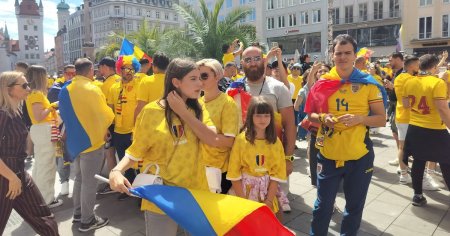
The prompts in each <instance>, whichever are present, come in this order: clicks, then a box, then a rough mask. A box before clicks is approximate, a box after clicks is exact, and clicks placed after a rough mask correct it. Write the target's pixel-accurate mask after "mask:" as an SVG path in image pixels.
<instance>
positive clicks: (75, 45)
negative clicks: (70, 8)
mask: <svg viewBox="0 0 450 236" xmlns="http://www.w3.org/2000/svg"><path fill="white" fill-rule="evenodd" d="M83 8H84V4H81V5H80V6H79V7H77V8H76V11H75V12H74V13H72V14H70V16H69V19H68V21H67V36H66V37H67V43H68V49H69V51H68V56H69V60H68V63H72V64H73V63H74V62H75V60H76V59H78V58H80V57H84V55H83V53H82V50H81V49H82V46H83V41H84V34H85V30H84V18H85V17H84V10H83Z"/></svg>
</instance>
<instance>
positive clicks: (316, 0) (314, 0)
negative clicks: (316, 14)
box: [311, 0, 320, 2]
mask: <svg viewBox="0 0 450 236" xmlns="http://www.w3.org/2000/svg"><path fill="white" fill-rule="evenodd" d="M318 1H320V0H311V2H318Z"/></svg>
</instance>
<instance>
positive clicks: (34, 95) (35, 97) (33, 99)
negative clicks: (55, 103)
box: [25, 90, 55, 125]
mask: <svg viewBox="0 0 450 236" xmlns="http://www.w3.org/2000/svg"><path fill="white" fill-rule="evenodd" d="M25 103H26V106H27V110H28V114H29V116H30V120H31V124H33V125H35V124H42V123H48V122H52V121H53V120H54V119H55V118H54V117H53V115H52V113H53V112H50V113H48V115H47V116H46V117H45V118H44V119H43V120H41V121H39V122H38V121H37V120H36V118H35V117H34V113H33V108H32V106H33V104H35V103H41V104H42V106H43V107H44V109H47V108H49V107H50V101H48V99H47V96H45V95H44V93H43V92H41V91H37V90H33V91H32V92H31V93H30V94H29V95H28V97H27V100H25Z"/></svg>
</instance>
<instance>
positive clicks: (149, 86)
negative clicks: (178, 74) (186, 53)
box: [137, 74, 166, 103]
mask: <svg viewBox="0 0 450 236" xmlns="http://www.w3.org/2000/svg"><path fill="white" fill-rule="evenodd" d="M165 77H166V75H165V74H154V75H151V76H148V77H144V78H143V79H142V80H141V83H140V84H139V88H138V92H137V100H139V101H144V102H147V103H149V102H153V101H155V100H158V99H160V98H162V96H163V95H164V80H165Z"/></svg>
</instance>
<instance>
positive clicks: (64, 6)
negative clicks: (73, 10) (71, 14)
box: [56, 0, 70, 10]
mask: <svg viewBox="0 0 450 236" xmlns="http://www.w3.org/2000/svg"><path fill="white" fill-rule="evenodd" d="M56 9H58V10H69V9H70V6H69V4H67V3H66V1H65V0H61V2H60V3H58V5H57V6H56Z"/></svg>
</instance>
